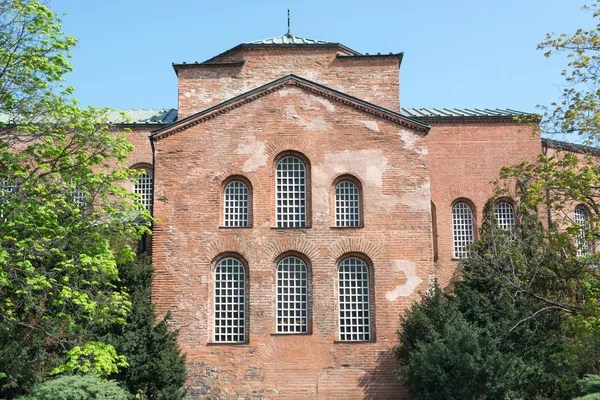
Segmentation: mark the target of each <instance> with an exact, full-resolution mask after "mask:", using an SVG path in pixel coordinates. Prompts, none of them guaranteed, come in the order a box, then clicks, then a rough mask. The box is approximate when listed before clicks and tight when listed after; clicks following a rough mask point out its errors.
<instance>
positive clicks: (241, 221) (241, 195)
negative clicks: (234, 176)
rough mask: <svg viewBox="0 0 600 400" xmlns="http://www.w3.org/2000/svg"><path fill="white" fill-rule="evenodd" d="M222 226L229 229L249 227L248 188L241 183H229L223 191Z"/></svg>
mask: <svg viewBox="0 0 600 400" xmlns="http://www.w3.org/2000/svg"><path fill="white" fill-rule="evenodd" d="M224 197H225V198H224V202H223V205H224V214H223V224H224V225H225V226H229V227H247V226H249V217H248V215H249V212H248V210H249V201H250V192H249V190H248V186H246V184H245V183H244V182H241V181H231V182H229V183H228V184H227V186H225V190H224Z"/></svg>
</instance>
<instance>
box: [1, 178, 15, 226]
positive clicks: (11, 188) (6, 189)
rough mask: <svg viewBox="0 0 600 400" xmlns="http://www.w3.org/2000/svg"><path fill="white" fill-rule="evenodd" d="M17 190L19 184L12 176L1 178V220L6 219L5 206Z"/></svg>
mask: <svg viewBox="0 0 600 400" xmlns="http://www.w3.org/2000/svg"><path fill="white" fill-rule="evenodd" d="M16 191H17V186H16V185H15V184H14V183H13V181H12V180H11V179H10V178H7V177H4V178H0V220H1V221H6V216H5V213H6V212H5V210H4V208H5V206H4V204H5V203H6V202H7V200H8V198H9V196H11V195H12V194H13V193H15V192H16Z"/></svg>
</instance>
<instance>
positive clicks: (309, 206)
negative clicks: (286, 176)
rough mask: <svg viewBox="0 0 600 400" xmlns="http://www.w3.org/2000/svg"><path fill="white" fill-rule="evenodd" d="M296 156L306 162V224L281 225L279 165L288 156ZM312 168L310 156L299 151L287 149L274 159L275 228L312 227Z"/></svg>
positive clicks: (303, 162)
mask: <svg viewBox="0 0 600 400" xmlns="http://www.w3.org/2000/svg"><path fill="white" fill-rule="evenodd" d="M287 157H294V158H296V159H298V160H299V161H300V162H301V163H302V164H304V171H305V173H304V226H279V218H278V217H279V213H278V212H277V208H278V202H277V197H278V194H279V192H278V190H277V179H278V166H279V163H280V162H281V161H282V160H283V159H285V158H287ZM311 174H312V168H311V164H310V161H309V160H308V158H307V157H306V156H305V155H304V154H302V153H300V152H297V151H293V150H287V151H283V152H281V153H279V154H278V155H277V156H276V157H275V158H274V160H273V184H274V187H273V189H274V190H273V197H272V198H273V200H274V203H273V228H274V229H310V228H311V227H312V178H311Z"/></svg>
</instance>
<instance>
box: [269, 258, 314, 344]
mask: <svg viewBox="0 0 600 400" xmlns="http://www.w3.org/2000/svg"><path fill="white" fill-rule="evenodd" d="M289 258H295V259H297V260H300V261H301V262H302V263H303V264H304V268H305V271H306V279H305V282H306V301H305V306H306V308H305V311H306V318H305V319H306V322H305V325H306V329H305V331H301V332H292V331H280V330H279V324H278V321H277V320H278V318H279V311H280V308H279V303H280V301H279V288H280V286H279V267H280V266H281V263H282V262H284V261H285V260H287V259H289ZM274 286H275V290H274V295H275V297H274V299H275V302H274V303H275V304H274V308H275V309H274V314H273V315H274V317H275V318H274V321H273V322H274V330H273V333H272V335H275V336H277V335H296V336H297V335H312V267H311V263H310V260H309V259H308V257H306V256H305V255H304V254H300V253H297V252H293V251H288V252H285V253H283V254H281V255H280V256H279V257H277V258H276V260H275V285H274ZM282 302H283V301H282ZM287 310H290V309H289V308H288V309H287Z"/></svg>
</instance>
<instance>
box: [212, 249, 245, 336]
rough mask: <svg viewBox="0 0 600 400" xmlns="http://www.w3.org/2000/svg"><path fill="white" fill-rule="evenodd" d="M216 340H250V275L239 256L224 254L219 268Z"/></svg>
mask: <svg viewBox="0 0 600 400" xmlns="http://www.w3.org/2000/svg"><path fill="white" fill-rule="evenodd" d="M214 312H215V319H214V324H215V326H214V341H215V342H220V343H243V342H245V341H246V276H245V271H244V266H243V265H242V263H241V262H240V261H238V260H236V259H235V258H230V257H228V258H224V259H222V260H221V261H219V263H218V264H217V266H216V268H215V311H214Z"/></svg>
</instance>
